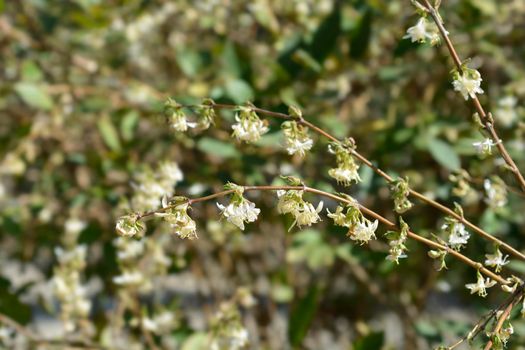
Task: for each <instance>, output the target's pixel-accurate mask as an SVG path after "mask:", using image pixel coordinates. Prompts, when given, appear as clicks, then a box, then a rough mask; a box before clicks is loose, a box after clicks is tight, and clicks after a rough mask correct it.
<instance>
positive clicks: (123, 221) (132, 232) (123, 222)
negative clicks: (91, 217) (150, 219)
mask: <svg viewBox="0 0 525 350" xmlns="http://www.w3.org/2000/svg"><path fill="white" fill-rule="evenodd" d="M115 229H116V230H117V233H118V234H120V235H122V236H126V237H132V236H143V235H144V232H145V230H146V228H145V227H144V225H143V224H142V223H141V222H140V221H138V220H137V218H136V216H135V215H125V216H121V217H120V218H119V219H118V220H117V224H116V225H115Z"/></svg>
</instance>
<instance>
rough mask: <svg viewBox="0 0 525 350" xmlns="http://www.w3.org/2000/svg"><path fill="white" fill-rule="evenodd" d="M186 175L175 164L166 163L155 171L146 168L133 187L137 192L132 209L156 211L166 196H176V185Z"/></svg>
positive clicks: (162, 163) (137, 177)
mask: <svg viewBox="0 0 525 350" xmlns="http://www.w3.org/2000/svg"><path fill="white" fill-rule="evenodd" d="M183 178H184V175H183V174H182V171H181V170H180V168H179V166H178V165H177V163H175V162H171V161H164V162H161V163H160V164H159V166H158V167H157V169H155V170H154V171H153V170H151V169H150V168H146V169H144V170H143V171H141V172H139V173H138V174H137V175H136V176H135V181H134V182H133V183H132V186H133V188H134V190H135V192H134V193H133V198H131V207H132V209H133V210H137V211H148V210H155V209H158V208H159V207H160V206H161V199H162V198H163V197H164V196H167V197H171V196H173V194H174V187H175V185H176V184H177V183H178V182H180V181H182V179H183Z"/></svg>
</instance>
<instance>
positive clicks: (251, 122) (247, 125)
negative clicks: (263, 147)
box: [232, 106, 269, 142]
mask: <svg viewBox="0 0 525 350" xmlns="http://www.w3.org/2000/svg"><path fill="white" fill-rule="evenodd" d="M235 120H236V121H237V123H236V124H234V125H232V129H233V134H232V136H233V137H235V138H236V139H237V140H239V141H244V142H256V141H258V140H259V139H260V138H261V135H263V134H266V133H267V132H268V130H269V129H268V126H266V122H265V121H262V120H261V119H259V117H258V116H257V114H256V113H255V111H254V110H253V109H252V108H251V107H250V106H239V107H238V112H237V114H235Z"/></svg>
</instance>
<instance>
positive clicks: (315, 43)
mask: <svg viewBox="0 0 525 350" xmlns="http://www.w3.org/2000/svg"><path fill="white" fill-rule="evenodd" d="M340 33H341V9H340V8H339V6H334V10H333V11H332V13H331V14H330V15H329V16H327V17H326V18H325V19H324V21H323V22H322V23H321V24H320V25H319V27H318V28H317V31H316V32H315V34H314V38H313V40H312V43H311V44H310V47H309V48H308V52H309V53H310V55H311V56H312V57H313V58H314V59H315V60H316V61H317V62H323V61H324V59H325V58H326V57H327V56H328V54H329V53H330V52H331V51H332V50H333V49H334V47H335V44H336V42H337V38H338V37H339V34H340Z"/></svg>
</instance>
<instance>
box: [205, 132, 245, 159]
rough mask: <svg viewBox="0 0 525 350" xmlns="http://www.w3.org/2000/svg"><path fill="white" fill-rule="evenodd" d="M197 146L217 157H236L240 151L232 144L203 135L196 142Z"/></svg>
mask: <svg viewBox="0 0 525 350" xmlns="http://www.w3.org/2000/svg"><path fill="white" fill-rule="evenodd" d="M197 148H198V149H199V150H200V151H202V152H204V153H206V154H209V155H212V156H216V157H219V158H225V159H227V158H238V157H239V156H240V153H239V152H238V151H237V149H236V148H235V146H234V145H232V144H231V143H228V142H223V141H219V140H216V139H212V138H209V137H203V138H202V139H200V140H199V141H198V142H197Z"/></svg>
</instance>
